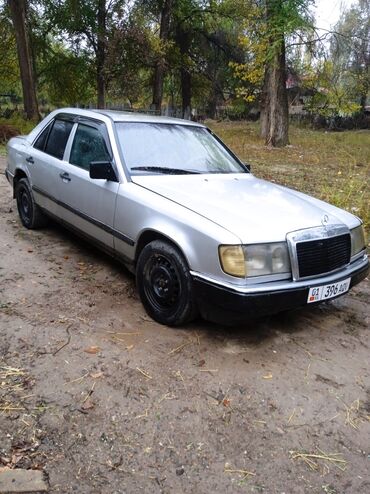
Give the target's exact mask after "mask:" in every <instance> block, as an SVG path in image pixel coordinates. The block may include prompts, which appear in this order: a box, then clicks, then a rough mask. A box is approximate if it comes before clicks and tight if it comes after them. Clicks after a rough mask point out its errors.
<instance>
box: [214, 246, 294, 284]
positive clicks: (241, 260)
mask: <svg viewBox="0 0 370 494" xmlns="http://www.w3.org/2000/svg"><path fill="white" fill-rule="evenodd" d="M219 256H220V262H221V266H222V269H223V271H224V272H225V273H227V274H230V275H231V276H237V277H238V278H245V277H251V276H266V275H272V274H286V273H290V271H291V269H290V260H289V253H288V246H287V244H286V243H285V242H277V243H272V244H253V245H220V247H219Z"/></svg>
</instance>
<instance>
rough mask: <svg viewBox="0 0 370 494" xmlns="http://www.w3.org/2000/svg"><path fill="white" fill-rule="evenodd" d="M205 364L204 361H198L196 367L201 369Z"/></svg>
mask: <svg viewBox="0 0 370 494" xmlns="http://www.w3.org/2000/svg"><path fill="white" fill-rule="evenodd" d="M205 363H206V361H205V360H204V359H202V360H199V362H198V367H203V365H205Z"/></svg>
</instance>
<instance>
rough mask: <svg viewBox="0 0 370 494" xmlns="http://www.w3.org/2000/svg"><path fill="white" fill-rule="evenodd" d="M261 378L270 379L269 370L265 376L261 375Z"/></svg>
mask: <svg viewBox="0 0 370 494" xmlns="http://www.w3.org/2000/svg"><path fill="white" fill-rule="evenodd" d="M262 378H263V379H272V374H271V372H269V373H268V374H266V375H265V376H262Z"/></svg>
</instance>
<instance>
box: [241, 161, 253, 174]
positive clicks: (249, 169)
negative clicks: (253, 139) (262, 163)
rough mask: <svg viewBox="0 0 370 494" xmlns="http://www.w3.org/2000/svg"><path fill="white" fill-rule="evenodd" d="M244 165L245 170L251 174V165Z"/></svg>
mask: <svg viewBox="0 0 370 494" xmlns="http://www.w3.org/2000/svg"><path fill="white" fill-rule="evenodd" d="M243 165H244V166H245V168H246V169H247V170H248V171H249V172H250V171H251V164H250V163H245V162H244V163H243Z"/></svg>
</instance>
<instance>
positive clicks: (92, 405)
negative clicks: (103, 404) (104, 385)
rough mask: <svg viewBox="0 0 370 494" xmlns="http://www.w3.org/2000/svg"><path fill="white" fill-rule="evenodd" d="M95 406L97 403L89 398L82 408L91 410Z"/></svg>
mask: <svg viewBox="0 0 370 494" xmlns="http://www.w3.org/2000/svg"><path fill="white" fill-rule="evenodd" d="M94 406H95V403H94V402H93V401H92V400H90V398H88V399H87V400H86V401H85V402H84V403H83V404H82V406H81V408H82V410H91V409H92V408H94Z"/></svg>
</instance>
